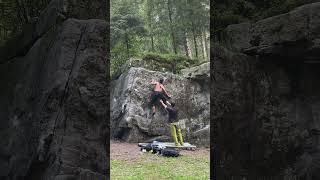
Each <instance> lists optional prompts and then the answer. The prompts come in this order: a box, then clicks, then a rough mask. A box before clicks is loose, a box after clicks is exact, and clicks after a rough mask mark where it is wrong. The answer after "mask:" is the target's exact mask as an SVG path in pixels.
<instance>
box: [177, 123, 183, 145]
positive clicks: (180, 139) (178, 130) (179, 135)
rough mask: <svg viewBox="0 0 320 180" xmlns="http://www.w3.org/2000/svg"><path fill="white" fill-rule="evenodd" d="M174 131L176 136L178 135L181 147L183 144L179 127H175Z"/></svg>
mask: <svg viewBox="0 0 320 180" xmlns="http://www.w3.org/2000/svg"><path fill="white" fill-rule="evenodd" d="M176 131H177V134H178V139H179V143H180V144H181V145H182V146H183V144H184V142H183V137H182V133H181V129H180V127H178V126H176Z"/></svg>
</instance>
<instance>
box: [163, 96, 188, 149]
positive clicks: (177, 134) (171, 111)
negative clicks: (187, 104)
mask: <svg viewBox="0 0 320 180" xmlns="http://www.w3.org/2000/svg"><path fill="white" fill-rule="evenodd" d="M160 102H161V104H162V106H163V107H164V108H165V109H166V110H167V111H168V115H169V119H168V122H169V123H170V131H171V135H172V138H173V141H174V143H175V145H176V146H183V144H184V142H183V138H182V133H181V129H180V127H179V125H178V123H177V119H178V110H177V109H176V108H175V104H174V102H171V107H169V106H167V105H166V104H165V103H163V101H162V100H160Z"/></svg>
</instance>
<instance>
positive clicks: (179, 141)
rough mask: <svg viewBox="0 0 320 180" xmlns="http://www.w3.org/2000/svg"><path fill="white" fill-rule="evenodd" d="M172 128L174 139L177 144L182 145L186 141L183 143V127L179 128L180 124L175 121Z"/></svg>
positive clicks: (171, 125)
mask: <svg viewBox="0 0 320 180" xmlns="http://www.w3.org/2000/svg"><path fill="white" fill-rule="evenodd" d="M170 130H171V135H172V138H173V141H174V143H175V144H176V146H179V145H181V146H182V145H183V144H184V143H183V138H182V133H181V129H180V128H179V126H178V125H177V124H175V123H171V124H170Z"/></svg>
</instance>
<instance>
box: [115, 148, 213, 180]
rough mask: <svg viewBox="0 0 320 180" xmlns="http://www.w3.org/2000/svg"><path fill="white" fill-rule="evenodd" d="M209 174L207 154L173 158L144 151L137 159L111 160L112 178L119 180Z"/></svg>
mask: <svg viewBox="0 0 320 180" xmlns="http://www.w3.org/2000/svg"><path fill="white" fill-rule="evenodd" d="M209 176H210V162H209V157H208V156H207V155H197V156H187V155H185V156H180V157H178V158H173V157H163V156H157V155H155V154H151V153H144V154H143V155H142V156H140V157H139V158H138V159H137V160H135V161H124V160H111V179H117V180H122V179H126V180H144V179H146V180H149V179H150V180H153V179H159V180H162V179H163V180H165V179H177V180H193V179H201V180H202V179H203V180H207V179H209Z"/></svg>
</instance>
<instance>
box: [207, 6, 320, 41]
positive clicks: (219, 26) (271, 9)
mask: <svg viewBox="0 0 320 180" xmlns="http://www.w3.org/2000/svg"><path fill="white" fill-rule="evenodd" d="M318 1H319V0H214V1H211V3H212V7H213V8H212V10H211V11H212V12H211V16H212V17H211V21H212V27H213V28H214V29H213V31H212V32H213V34H215V33H217V32H220V31H221V30H223V29H224V28H225V27H226V26H228V25H230V24H237V23H241V22H246V21H257V20H260V19H264V18H267V17H271V16H275V15H278V14H282V13H287V12H289V11H290V10H292V9H294V8H296V7H298V6H301V5H304V4H308V3H312V2H318ZM211 35H212V34H211Z"/></svg>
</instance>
